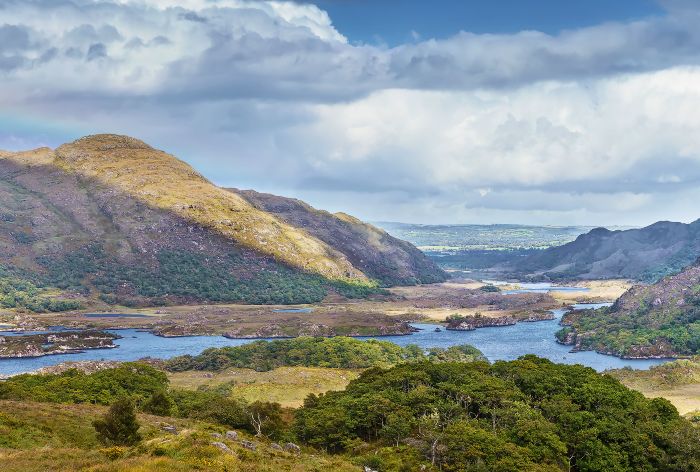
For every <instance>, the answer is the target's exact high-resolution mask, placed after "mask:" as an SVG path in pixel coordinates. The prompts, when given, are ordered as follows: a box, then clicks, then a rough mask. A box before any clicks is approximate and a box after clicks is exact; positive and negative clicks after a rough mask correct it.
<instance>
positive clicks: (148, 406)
mask: <svg viewBox="0 0 700 472" xmlns="http://www.w3.org/2000/svg"><path fill="white" fill-rule="evenodd" d="M173 405H174V403H173V400H172V398H170V396H169V395H168V394H167V393H166V392H165V391H164V390H159V391H157V392H154V393H153V395H151V398H149V399H148V400H147V401H146V403H145V404H144V405H143V411H145V412H146V413H150V414H152V415H157V416H170V415H171V414H172V411H173Z"/></svg>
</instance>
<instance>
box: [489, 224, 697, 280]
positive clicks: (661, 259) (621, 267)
mask: <svg viewBox="0 0 700 472" xmlns="http://www.w3.org/2000/svg"><path fill="white" fill-rule="evenodd" d="M698 256H700V220H698V221H694V222H692V223H690V224H684V223H673V222H669V221H660V222H657V223H654V224H652V225H650V226H647V227H645V228H640V229H629V230H624V231H610V230H608V229H605V228H596V229H593V230H591V231H590V232H588V233H586V234H582V235H580V236H579V237H577V238H576V239H575V240H574V241H572V242H570V243H567V244H564V245H562V246H556V247H552V248H549V249H545V250H543V251H541V252H539V253H536V254H533V255H530V256H528V257H526V258H523V259H521V260H517V261H515V262H511V263H509V264H506V265H504V266H503V267H502V268H503V269H504V270H505V271H510V272H514V273H519V274H534V275H537V276H540V277H545V278H550V279H566V278H580V279H608V278H630V279H638V280H643V281H655V280H658V279H659V278H661V277H663V276H665V275H668V274H671V273H675V272H678V271H679V270H681V269H682V268H683V267H686V266H688V265H689V264H691V263H692V262H693V261H694V260H695V259H696V258H697V257H698Z"/></svg>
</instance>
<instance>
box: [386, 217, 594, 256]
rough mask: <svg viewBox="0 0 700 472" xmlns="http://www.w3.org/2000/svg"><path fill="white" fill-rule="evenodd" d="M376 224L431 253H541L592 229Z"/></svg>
mask: <svg viewBox="0 0 700 472" xmlns="http://www.w3.org/2000/svg"><path fill="white" fill-rule="evenodd" d="M377 224H378V225H379V226H380V227H382V228H384V229H385V230H386V231H387V232H388V233H390V234H392V235H394V236H396V237H399V238H401V239H405V240H406V241H409V242H411V243H413V244H415V245H416V246H418V247H419V248H421V249H423V250H427V251H431V252H432V251H451V250H467V249H468V250H479V249H482V250H494V249H544V248H547V247H550V246H560V245H562V244H566V243H568V242H570V241H573V240H574V239H576V237H577V236H578V235H580V234H583V233H586V232H588V231H590V230H591V229H593V227H591V226H525V225H419V224H406V223H377Z"/></svg>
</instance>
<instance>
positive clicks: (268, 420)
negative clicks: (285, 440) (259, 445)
mask: <svg viewBox="0 0 700 472" xmlns="http://www.w3.org/2000/svg"><path fill="white" fill-rule="evenodd" d="M246 413H247V415H248V419H249V425H250V426H249V427H250V428H252V429H253V432H254V433H255V435H256V436H267V437H271V438H277V437H280V436H281V435H282V434H283V432H284V426H285V425H284V421H283V419H282V407H281V406H280V404H279V403H270V402H261V401H256V402H253V403H251V404H250V405H248V406H247V408H246Z"/></svg>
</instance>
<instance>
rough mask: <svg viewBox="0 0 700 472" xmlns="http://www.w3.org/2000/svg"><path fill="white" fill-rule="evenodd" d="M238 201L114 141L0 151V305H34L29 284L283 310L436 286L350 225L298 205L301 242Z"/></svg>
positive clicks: (129, 142) (386, 242)
mask: <svg viewBox="0 0 700 472" xmlns="http://www.w3.org/2000/svg"><path fill="white" fill-rule="evenodd" d="M252 195H253V194H252V193H251V194H250V195H248V196H247V197H246V196H243V195H242V194H240V193H239V192H232V191H228V190H226V189H222V188H219V187H217V186H215V185H213V184H212V183H211V182H209V181H208V180H206V179H205V178H204V177H202V176H201V175H200V174H199V173H197V172H196V171H195V170H194V169H192V168H191V167H190V166H189V165H187V164H186V163H184V162H182V161H180V160H178V159H177V158H175V157H173V156H171V155H169V154H167V153H165V152H163V151H159V150H156V149H154V148H152V147H150V146H148V145H147V144H145V143H144V142H142V141H139V140H137V139H134V138H130V137H126V136H117V135H97V136H89V137H86V138H82V139H79V140H77V141H75V142H73V143H70V144H65V145H62V146H60V147H59V148H57V149H56V150H52V149H48V148H42V149H37V150H33V151H27V152H18V153H9V152H0V202H2V206H1V207H0V305H1V306H4V307H14V306H20V307H21V306H29V305H30V304H32V303H39V304H41V303H46V300H43V299H42V300H39V301H36V300H34V299H35V298H36V295H37V293H39V294H41V293H43V292H45V290H42V287H47V288H50V287H57V288H59V289H62V290H63V291H64V292H66V293H68V294H72V295H71V296H74V297H93V298H96V297H99V298H101V300H102V301H104V302H107V303H120V304H127V305H143V304H154V303H156V304H159V303H174V302H178V303H187V302H191V301H213V302H222V301H244V302H252V303H293V302H305V301H317V300H320V299H321V298H323V297H324V296H325V295H326V294H327V293H328V292H329V290H334V291H338V292H340V293H343V294H346V295H349V296H360V295H364V294H367V293H369V292H370V291H371V290H373V287H376V286H377V285H392V284H403V283H406V284H410V283H422V282H434V281H438V280H443V279H444V278H445V274H444V273H443V272H442V271H441V270H440V269H438V268H437V267H436V266H434V265H433V264H432V263H431V262H430V261H429V260H427V258H426V257H425V256H423V255H422V254H421V253H420V252H419V251H418V250H416V249H415V248H413V247H412V246H411V245H410V244H408V243H405V242H403V241H399V240H396V239H394V238H390V237H383V236H382V234H383V232H382V231H380V230H376V229H374V228H372V227H371V226H369V225H365V224H363V223H361V222H359V221H358V220H355V219H353V218H351V217H346V216H333V215H330V214H327V213H323V214H321V213H317V212H316V211H315V210H313V209H311V208H310V207H308V206H306V207H304V208H305V209H306V211H307V212H308V213H309V214H312V213H313V214H314V215H323V216H322V217H321V216H315V217H314V222H315V223H314V231H311V230H309V229H308V228H305V227H303V226H302V225H300V223H302V224H303V222H304V219H303V218H301V219H299V218H296V217H294V218H293V217H291V216H290V217H288V218H282V217H280V216H278V215H277V214H275V213H272V212H269V211H266V210H265V209H264V205H261V204H260V202H259V201H258V200H261V198H259V199H257V200H256V201H253V200H254V199H253V198H252ZM262 200H264V199H262ZM299 205H300V207H301V206H303V205H302V204H301V203H300V202H299ZM375 242H376V244H375ZM372 244H374V246H372V247H367V246H368V245H370V246H371V245H372ZM364 247H367V252H366V254H365V253H363V248H364ZM8 284H9V285H8ZM28 299H31V300H34V301H31V302H29V301H27V300H28ZM52 308H54V307H49V309H52ZM56 308H60V307H56Z"/></svg>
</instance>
